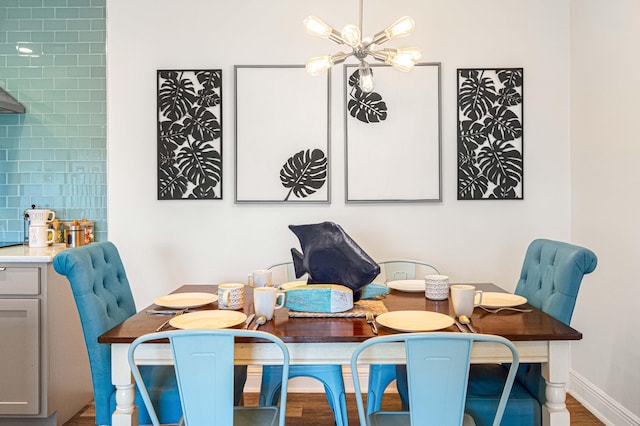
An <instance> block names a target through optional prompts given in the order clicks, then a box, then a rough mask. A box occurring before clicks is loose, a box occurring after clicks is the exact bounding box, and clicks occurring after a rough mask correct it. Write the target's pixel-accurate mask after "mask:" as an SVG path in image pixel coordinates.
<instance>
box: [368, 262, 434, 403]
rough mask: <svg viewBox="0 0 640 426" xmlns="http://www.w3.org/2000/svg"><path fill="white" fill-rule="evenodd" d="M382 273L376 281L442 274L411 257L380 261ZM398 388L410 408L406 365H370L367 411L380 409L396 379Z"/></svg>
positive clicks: (402, 398) (403, 401)
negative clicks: (388, 387) (389, 387)
mask: <svg viewBox="0 0 640 426" xmlns="http://www.w3.org/2000/svg"><path fill="white" fill-rule="evenodd" d="M378 264H379V265H380V269H381V271H380V275H379V276H378V277H376V279H375V280H374V282H377V281H382V282H384V283H387V282H389V281H398V280H414V279H416V276H418V277H423V276H424V275H426V274H434V273H435V274H440V271H438V269H437V268H436V267H435V266H433V265H430V264H428V263H425V262H422V261H419V260H411V259H390V260H384V261H382V262H378ZM396 379H397V381H396V388H397V389H398V393H399V394H400V400H401V401H402V408H403V409H405V410H408V409H409V408H408V405H407V404H408V401H409V400H408V390H407V383H406V368H405V366H404V365H397V366H396V365H391V364H371V365H370V366H369V384H368V386H369V388H368V389H369V390H368V394H367V413H371V412H373V411H378V410H380V406H381V404H382V396H383V394H384V391H385V389H386V388H387V386H389V384H390V383H391V382H392V381H393V380H396Z"/></svg>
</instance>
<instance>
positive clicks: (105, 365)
mask: <svg viewBox="0 0 640 426" xmlns="http://www.w3.org/2000/svg"><path fill="white" fill-rule="evenodd" d="M53 267H54V269H55V270H56V272H58V273H59V274H61V275H65V276H66V277H67V279H68V280H69V283H70V284H71V290H72V291H73V297H74V298H75V301H76V307H77V308H78V314H79V315H80V321H81V323H82V331H83V332H84V341H85V344H86V346H87V351H88V353H89V361H90V364H91V377H92V379H93V393H94V399H95V404H96V423H97V424H110V423H111V411H110V408H109V399H110V397H111V394H112V393H113V391H114V390H115V388H114V386H113V385H112V384H111V348H110V347H109V345H104V344H100V343H98V336H100V335H101V334H102V333H104V332H106V331H108V330H110V329H111V328H113V327H115V326H116V325H118V324H120V323H121V322H122V321H124V320H125V319H127V318H129V317H130V316H132V315H133V314H135V313H136V307H135V304H134V301H133V295H132V294H131V288H130V287H129V281H128V280H127V275H126V274H125V271H124V266H123V265H122V260H121V259H120V255H119V254H118V250H117V249H116V247H115V245H113V244H112V243H111V242H99V243H93V244H89V245H87V246H82V247H77V248H72V249H69V250H65V251H63V252H62V253H59V254H58V255H57V256H56V257H55V258H54V259H53Z"/></svg>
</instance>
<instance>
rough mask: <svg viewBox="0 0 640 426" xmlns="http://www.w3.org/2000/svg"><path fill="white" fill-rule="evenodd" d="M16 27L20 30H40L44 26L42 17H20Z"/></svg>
mask: <svg viewBox="0 0 640 426" xmlns="http://www.w3.org/2000/svg"><path fill="white" fill-rule="evenodd" d="M18 29H19V30H20V31H42V30H43V29H44V27H43V22H42V19H21V20H20V23H19V24H18Z"/></svg>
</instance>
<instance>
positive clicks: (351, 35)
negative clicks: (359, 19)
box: [340, 24, 360, 47]
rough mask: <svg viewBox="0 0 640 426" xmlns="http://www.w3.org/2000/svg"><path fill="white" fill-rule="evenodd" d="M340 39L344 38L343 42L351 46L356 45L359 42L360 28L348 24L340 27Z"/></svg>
mask: <svg viewBox="0 0 640 426" xmlns="http://www.w3.org/2000/svg"><path fill="white" fill-rule="evenodd" d="M340 36H341V37H342V40H344V42H345V44H348V45H349V46H351V47H356V46H358V45H359V44H360V28H358V27H357V26H356V25H353V24H349V25H347V26H346V27H344V28H343V29H342V33H340Z"/></svg>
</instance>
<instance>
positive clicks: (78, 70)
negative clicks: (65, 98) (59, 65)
mask: <svg viewBox="0 0 640 426" xmlns="http://www.w3.org/2000/svg"><path fill="white" fill-rule="evenodd" d="M90 76H91V67H82V66H76V67H68V68H67V77H90ZM78 88H79V86H78Z"/></svg>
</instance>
